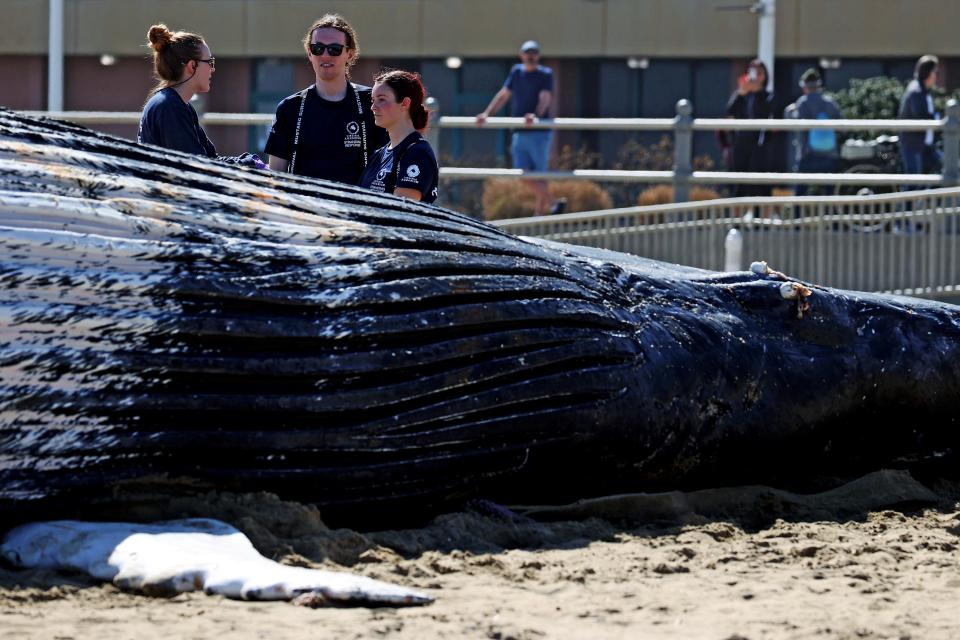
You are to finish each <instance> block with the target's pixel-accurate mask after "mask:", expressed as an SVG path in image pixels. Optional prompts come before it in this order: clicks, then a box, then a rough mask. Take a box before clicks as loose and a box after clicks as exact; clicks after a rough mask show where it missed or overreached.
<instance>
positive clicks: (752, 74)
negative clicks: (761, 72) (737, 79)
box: [747, 67, 757, 82]
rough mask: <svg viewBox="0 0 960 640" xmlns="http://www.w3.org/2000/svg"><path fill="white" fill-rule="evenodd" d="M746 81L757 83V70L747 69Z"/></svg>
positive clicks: (753, 68) (754, 68)
mask: <svg viewBox="0 0 960 640" xmlns="http://www.w3.org/2000/svg"><path fill="white" fill-rule="evenodd" d="M747 80H749V81H750V82H756V81H757V69H756V67H750V68H749V69H747Z"/></svg>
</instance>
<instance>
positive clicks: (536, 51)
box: [523, 49, 540, 56]
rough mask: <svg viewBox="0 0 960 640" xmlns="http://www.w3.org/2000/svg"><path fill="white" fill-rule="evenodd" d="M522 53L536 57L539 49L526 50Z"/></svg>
mask: <svg viewBox="0 0 960 640" xmlns="http://www.w3.org/2000/svg"><path fill="white" fill-rule="evenodd" d="M523 53H530V54H533V55H535V56H538V55H540V49H527V50H526V51H524V52H523Z"/></svg>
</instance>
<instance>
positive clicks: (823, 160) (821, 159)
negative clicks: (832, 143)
mask: <svg viewBox="0 0 960 640" xmlns="http://www.w3.org/2000/svg"><path fill="white" fill-rule="evenodd" d="M836 171H837V159H836V158H835V157H833V156H821V155H817V154H815V153H811V154H808V155H806V156H804V157H802V158H800V161H799V162H798V163H797V173H835V172H836ZM807 189H809V186H808V185H805V184H798V185H797V188H796V189H795V190H794V192H795V193H796V194H797V195H798V196H805V195H807Z"/></svg>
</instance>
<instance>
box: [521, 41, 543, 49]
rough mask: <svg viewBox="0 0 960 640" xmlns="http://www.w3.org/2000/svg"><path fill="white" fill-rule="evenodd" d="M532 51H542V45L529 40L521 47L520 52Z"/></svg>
mask: <svg viewBox="0 0 960 640" xmlns="http://www.w3.org/2000/svg"><path fill="white" fill-rule="evenodd" d="M531 49H532V50H534V51H540V45H539V44H538V43H537V41H536V40H527V41H526V42H524V43H523V44H522V45H520V51H530V50H531Z"/></svg>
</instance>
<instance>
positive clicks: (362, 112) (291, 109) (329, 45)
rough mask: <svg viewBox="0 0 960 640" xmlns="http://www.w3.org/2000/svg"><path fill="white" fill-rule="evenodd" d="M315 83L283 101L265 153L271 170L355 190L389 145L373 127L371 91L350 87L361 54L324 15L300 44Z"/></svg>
mask: <svg viewBox="0 0 960 640" xmlns="http://www.w3.org/2000/svg"><path fill="white" fill-rule="evenodd" d="M303 47H304V50H305V51H306V54H307V59H308V60H310V64H311V66H313V71H314V75H315V77H316V83H315V84H312V85H310V86H309V87H307V88H306V89H304V90H303V91H299V92H297V93H295V94H293V95H292V96H289V97H287V98H284V99H283V100H282V101H281V102H280V104H279V105H277V113H276V117H275V118H274V121H273V126H272V127H271V129H270V135H269V137H268V138H267V144H266V147H265V148H264V151H265V152H266V153H267V154H268V155H269V158H270V168H271V169H273V170H275V171H286V172H289V173H296V174H298V175H302V176H311V177H314V178H323V179H325V180H333V181H336V182H343V183H346V184H357V182H358V181H359V180H360V176H361V174H363V170H364V168H365V167H366V165H367V163H368V162H369V159H370V156H372V155H373V152H374V151H375V150H376V149H379V148H380V147H382V146H383V145H385V144H386V143H387V141H388V138H387V133H386V131H385V130H384V129H381V128H380V127H378V126H376V125H375V124H374V123H373V113H372V112H371V111H370V87H367V86H363V85H359V84H354V83H352V82H350V67H352V66H353V64H354V63H355V62H356V61H357V57H358V56H359V54H360V48H359V46H358V44H357V35H356V33H355V32H354V30H353V27H352V26H350V23H348V22H347V21H346V20H345V19H344V18H343V17H342V16H339V15H336V14H327V15H325V16H323V17H322V18H320V19H319V20H317V21H316V22H314V23H313V25H311V26H310V29H308V30H307V34H306V36H304V39H303Z"/></svg>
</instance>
